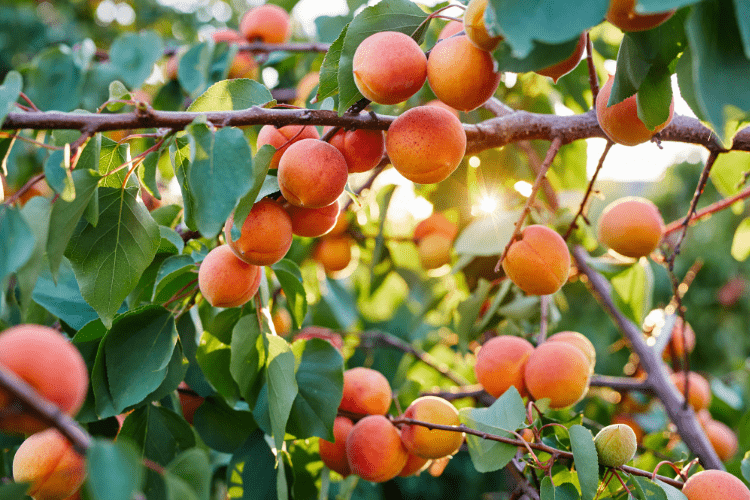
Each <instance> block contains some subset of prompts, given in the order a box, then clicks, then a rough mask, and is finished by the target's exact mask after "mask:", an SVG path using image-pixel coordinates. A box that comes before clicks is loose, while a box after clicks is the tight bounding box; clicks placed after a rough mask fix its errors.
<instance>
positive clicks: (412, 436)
mask: <svg viewBox="0 0 750 500" xmlns="http://www.w3.org/2000/svg"><path fill="white" fill-rule="evenodd" d="M404 418H411V419H414V420H421V421H422V422H429V423H431V424H440V425H459V424H460V423H461V422H460V420H459V419H458V410H456V407H455V406H453V405H452V404H451V403H449V402H448V401H446V400H445V399H443V398H439V397H436V396H422V397H420V398H417V399H415V400H414V402H412V404H411V405H409V407H408V408H407V409H406V411H405V412H404ZM463 440H464V436H463V433H462V432H453V431H445V430H438V429H428V428H427V427H422V426H419V425H408V424H407V425H404V426H403V427H402V428H401V441H403V443H404V446H406V449H407V450H409V452H410V453H413V454H415V455H417V456H420V457H422V458H442V457H445V456H448V455H453V454H454V453H456V451H458V449H459V448H460V447H461V443H463Z"/></svg>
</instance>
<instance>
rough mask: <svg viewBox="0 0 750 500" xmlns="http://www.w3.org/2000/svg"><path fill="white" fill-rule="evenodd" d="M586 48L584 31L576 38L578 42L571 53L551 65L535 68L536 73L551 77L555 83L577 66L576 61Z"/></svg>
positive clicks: (579, 60) (579, 59)
mask: <svg viewBox="0 0 750 500" xmlns="http://www.w3.org/2000/svg"><path fill="white" fill-rule="evenodd" d="M585 48H586V33H581V36H580V37H579V38H578V44H577V45H576V48H575V50H573V53H572V54H571V55H570V57H568V58H567V59H565V60H564V61H560V62H559V63H557V64H553V65H552V66H547V67H546V68H542V69H540V70H537V71H536V73H537V74H540V75H543V76H548V77H550V78H552V81H554V82H555V83H557V80H559V79H560V78H562V77H563V76H564V75H567V74H568V73H570V72H571V71H573V70H574V69H575V68H576V66H578V63H579V62H581V56H582V55H583V50H584V49H585Z"/></svg>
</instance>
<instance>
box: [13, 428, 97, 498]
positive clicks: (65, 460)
mask: <svg viewBox="0 0 750 500" xmlns="http://www.w3.org/2000/svg"><path fill="white" fill-rule="evenodd" d="M85 478H86V460H85V458H84V457H82V456H81V455H79V454H78V453H76V452H75V450H73V447H72V445H71V444H70V443H69V442H68V440H67V439H65V437H64V436H63V435H62V434H60V433H59V432H58V431H57V430H55V429H47V430H46V431H42V432H37V433H36V434H34V435H32V436H30V437H28V438H27V439H26V440H25V441H24V442H23V443H21V446H20V447H19V448H18V451H17V452H16V455H15V457H13V479H14V480H15V481H16V482H18V483H21V482H28V483H31V486H29V490H28V492H27V494H28V495H29V496H31V497H32V498H34V500H60V499H63V498H65V497H68V496H70V495H72V494H73V493H75V492H76V490H78V488H80V487H81V484H83V481H84V479H85Z"/></svg>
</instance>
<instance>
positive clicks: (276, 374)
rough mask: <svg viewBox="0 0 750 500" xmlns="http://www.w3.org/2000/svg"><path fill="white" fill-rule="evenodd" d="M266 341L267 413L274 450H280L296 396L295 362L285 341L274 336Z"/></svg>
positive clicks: (270, 336)
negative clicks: (274, 444)
mask: <svg viewBox="0 0 750 500" xmlns="http://www.w3.org/2000/svg"><path fill="white" fill-rule="evenodd" d="M266 339H267V340H268V358H267V359H268V361H267V364H266V367H267V368H266V377H267V379H268V411H269V414H270V416H271V430H272V431H273V438H274V442H275V443H276V449H279V450H280V449H281V446H282V444H283V443H284V434H285V433H286V423H287V421H288V419H289V413H290V411H291V410H292V405H293V404H294V398H295V397H296V396H297V392H298V387H297V380H296V379H295V378H294V369H295V365H296V360H295V358H294V353H292V349H291V348H290V347H289V344H287V342H286V340H284V339H282V338H281V337H277V336H276V335H266Z"/></svg>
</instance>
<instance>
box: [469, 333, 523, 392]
mask: <svg viewBox="0 0 750 500" xmlns="http://www.w3.org/2000/svg"><path fill="white" fill-rule="evenodd" d="M533 350H534V346H533V345H532V344H531V342H529V341H528V340H526V339H522V338H521V337H514V336H512V335H500V336H498V337H493V338H491V339H490V340H488V341H487V342H485V343H484V344H482V347H481V348H480V349H479V353H477V362H476V364H475V365H474V373H475V374H476V376H477V382H479V383H480V384H481V385H482V387H483V388H484V390H485V391H487V392H488V393H490V394H491V395H493V396H495V397H496V398H498V397H500V396H502V395H503V393H504V392H505V391H507V390H508V389H510V387H511V386H513V387H515V388H516V389H517V390H518V392H519V393H520V394H521V396H524V395H526V385H525V384H524V380H523V379H524V367H525V365H526V361H527V360H528V358H529V356H530V355H531V353H532V351H533Z"/></svg>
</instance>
